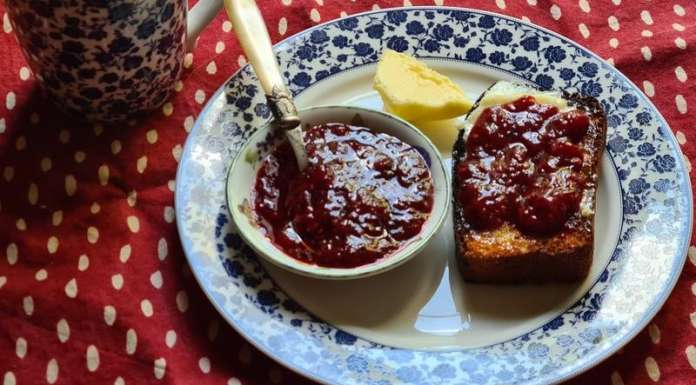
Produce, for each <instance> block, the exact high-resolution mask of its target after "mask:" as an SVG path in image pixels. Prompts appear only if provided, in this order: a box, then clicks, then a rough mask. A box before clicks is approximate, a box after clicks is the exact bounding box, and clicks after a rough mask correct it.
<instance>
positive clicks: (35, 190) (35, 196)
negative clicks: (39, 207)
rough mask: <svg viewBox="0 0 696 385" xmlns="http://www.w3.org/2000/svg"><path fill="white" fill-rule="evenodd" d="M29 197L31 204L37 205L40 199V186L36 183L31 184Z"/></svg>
mask: <svg viewBox="0 0 696 385" xmlns="http://www.w3.org/2000/svg"><path fill="white" fill-rule="evenodd" d="M27 199H28V200H29V204H31V205H32V206H34V205H36V202H38V201H39V186H37V185H36V184H35V183H32V184H30V185H29V191H28V192H27Z"/></svg>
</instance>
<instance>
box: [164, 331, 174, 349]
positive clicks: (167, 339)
mask: <svg viewBox="0 0 696 385" xmlns="http://www.w3.org/2000/svg"><path fill="white" fill-rule="evenodd" d="M164 343H165V344H167V347H168V348H170V349H171V348H173V347H174V345H176V332H175V331H174V330H167V334H166V335H165V336H164Z"/></svg>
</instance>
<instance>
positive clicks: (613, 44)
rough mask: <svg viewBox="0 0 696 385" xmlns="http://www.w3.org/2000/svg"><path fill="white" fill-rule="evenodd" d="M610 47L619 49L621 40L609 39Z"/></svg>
mask: <svg viewBox="0 0 696 385" xmlns="http://www.w3.org/2000/svg"><path fill="white" fill-rule="evenodd" d="M609 46H610V47H611V48H616V47H618V46H619V40H618V39H617V38H615V37H612V38H611V39H609Z"/></svg>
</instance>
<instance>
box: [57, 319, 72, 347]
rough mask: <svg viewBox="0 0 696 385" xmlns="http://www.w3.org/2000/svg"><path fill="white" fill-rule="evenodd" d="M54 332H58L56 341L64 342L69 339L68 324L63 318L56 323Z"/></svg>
mask: <svg viewBox="0 0 696 385" xmlns="http://www.w3.org/2000/svg"><path fill="white" fill-rule="evenodd" d="M56 334H58V341H60V342H61V343H65V342H67V341H68V340H69V339H70V325H68V321H66V320H65V318H61V320H60V321H58V324H56Z"/></svg>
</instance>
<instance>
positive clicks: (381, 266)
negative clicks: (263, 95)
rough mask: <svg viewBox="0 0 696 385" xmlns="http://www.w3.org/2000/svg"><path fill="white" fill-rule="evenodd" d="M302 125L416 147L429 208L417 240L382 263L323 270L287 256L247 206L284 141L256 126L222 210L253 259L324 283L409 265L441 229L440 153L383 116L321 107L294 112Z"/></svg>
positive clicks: (272, 128)
mask: <svg viewBox="0 0 696 385" xmlns="http://www.w3.org/2000/svg"><path fill="white" fill-rule="evenodd" d="M299 116H300V119H301V121H302V123H303V124H305V125H310V126H314V125H318V124H325V123H344V124H353V125H359V126H363V127H367V128H369V129H371V130H372V131H373V132H377V133H385V134H388V135H391V136H393V137H395V138H398V139H399V140H401V141H402V142H404V143H406V144H408V145H411V146H412V147H414V148H416V149H417V150H418V151H419V152H420V153H421V155H422V156H423V158H424V159H425V161H426V163H427V164H428V167H429V168H430V174H431V176H432V179H433V187H434V189H433V208H432V211H431V213H430V216H429V218H428V219H427V220H426V222H425V223H424V224H423V227H422V228H421V231H420V233H419V234H418V235H416V236H415V237H413V238H412V239H410V240H409V241H407V242H406V243H405V244H404V245H403V246H402V247H401V248H399V249H397V250H396V251H394V252H392V253H391V254H389V255H386V256H384V257H383V258H381V259H379V260H377V261H375V262H372V263H369V264H366V265H361V266H357V267H352V268H334V267H323V266H317V265H313V264H309V263H305V262H302V261H300V260H297V259H295V258H292V257H290V256H289V255H287V254H286V253H285V252H283V251H282V250H281V249H280V248H278V247H277V246H276V245H275V244H274V243H273V242H272V241H271V239H269V238H268V237H267V236H266V234H265V230H264V228H263V227H262V226H260V225H259V224H258V223H257V222H256V218H255V214H254V211H253V207H252V204H253V203H252V202H253V197H252V190H253V188H254V184H255V182H256V174H257V172H258V170H259V168H260V167H261V164H262V160H263V158H264V157H265V156H266V155H267V154H269V153H271V152H272V151H273V149H274V148H275V146H277V145H278V144H280V143H282V141H285V140H287V138H286V137H285V135H279V134H278V131H277V130H280V128H278V127H277V126H276V125H275V124H268V125H266V126H263V127H260V128H259V129H258V131H257V132H256V133H255V134H254V135H252V137H251V138H250V139H249V141H248V142H247V143H246V144H245V145H244V146H243V147H242V148H241V149H240V151H239V152H238V153H237V156H236V157H235V159H234V161H233V162H232V166H231V167H230V170H229V173H228V177H227V207H228V208H229V210H230V213H231V216H232V223H233V225H234V226H235V228H236V229H237V231H238V232H239V234H240V235H241V237H242V239H244V241H245V242H246V243H247V244H248V245H249V246H250V247H251V248H252V249H253V250H254V251H255V252H256V254H257V255H258V256H260V257H261V258H263V259H265V260H266V261H268V262H271V263H273V264H275V265H278V266H280V267H281V268H284V269H286V270H289V271H292V272H295V273H299V274H302V275H306V276H311V277H315V278H324V279H351V278H360V277H367V276H370V275H374V274H377V273H381V272H384V271H387V270H389V269H392V268H394V267H396V266H399V265H400V264H402V263H404V262H406V261H408V260H409V259H411V258H413V257H414V256H415V255H417V254H418V252H419V251H420V250H422V249H423V248H424V247H425V246H426V244H427V243H428V241H429V240H430V239H431V238H432V236H433V235H435V234H436V233H437V231H438V230H439V229H440V227H441V226H442V223H443V222H444V219H445V215H446V214H447V211H448V207H449V201H450V183H449V181H448V178H447V174H446V172H445V167H444V164H443V161H442V157H441V156H440V152H439V151H438V150H437V148H436V147H435V145H434V144H433V143H432V142H431V141H430V140H429V139H428V138H427V137H426V136H425V135H423V133H421V132H420V131H419V130H418V129H417V128H415V127H414V126H413V125H411V124H410V123H408V122H406V121H404V120H401V119H399V118H397V117H395V116H393V115H390V114H387V113H385V112H381V111H376V110H370V109H366V108H360V107H349V106H320V107H311V108H307V109H304V110H301V111H299Z"/></svg>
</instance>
